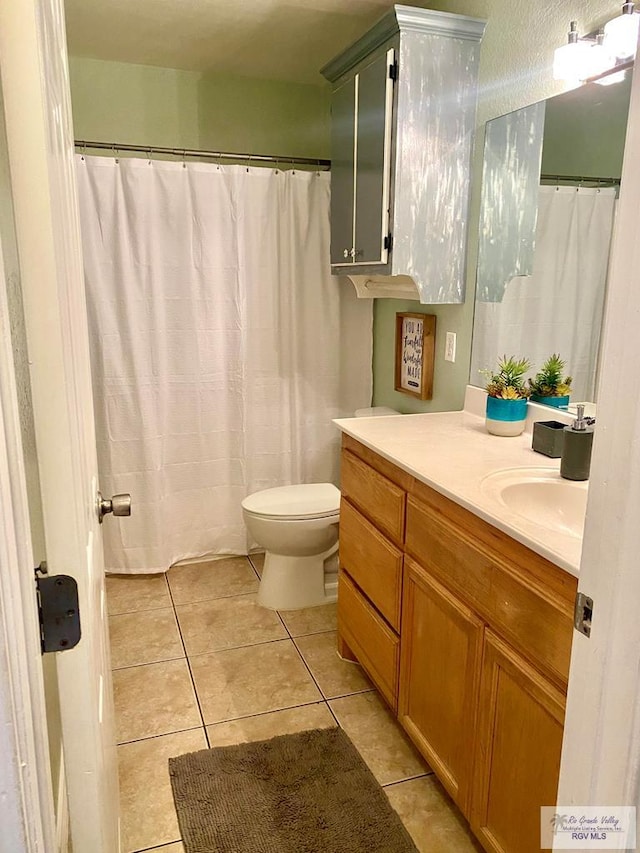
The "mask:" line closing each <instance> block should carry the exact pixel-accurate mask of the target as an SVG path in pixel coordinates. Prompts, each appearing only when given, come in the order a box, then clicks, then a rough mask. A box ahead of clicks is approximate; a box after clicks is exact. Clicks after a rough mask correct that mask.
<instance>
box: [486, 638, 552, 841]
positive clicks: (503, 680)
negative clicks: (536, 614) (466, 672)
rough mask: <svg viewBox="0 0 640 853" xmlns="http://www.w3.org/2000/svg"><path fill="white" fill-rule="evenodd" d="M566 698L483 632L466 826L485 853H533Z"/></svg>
mask: <svg viewBox="0 0 640 853" xmlns="http://www.w3.org/2000/svg"><path fill="white" fill-rule="evenodd" d="M564 711H565V693H564V692H562V691H561V690H559V689H558V688H557V687H555V686H554V685H553V684H552V683H551V682H550V681H549V680H548V679H546V678H544V676H542V675H541V674H540V673H539V672H538V671H537V670H536V669H534V668H533V667H532V666H531V665H530V664H529V663H528V662H527V661H525V660H524V658H522V657H520V655H518V654H517V653H516V652H514V650H513V649H512V648H510V646H509V645H507V643H505V642H504V641H503V640H501V639H500V638H499V637H497V636H495V634H493V633H492V632H491V631H490V630H487V631H486V632H485V640H484V650H483V663H482V680H481V686H480V693H479V697H478V724H477V730H476V733H475V740H476V748H475V766H474V780H473V799H472V806H471V815H470V822H471V828H472V829H473V831H474V833H475V835H476V836H477V837H478V838H479V839H480V841H481V842H482V845H483V847H484V848H485V850H488V851H490V853H539V851H540V806H553V805H555V803H556V797H557V793H558V776H559V773H560V755H561V751H562V733H563V725H564Z"/></svg>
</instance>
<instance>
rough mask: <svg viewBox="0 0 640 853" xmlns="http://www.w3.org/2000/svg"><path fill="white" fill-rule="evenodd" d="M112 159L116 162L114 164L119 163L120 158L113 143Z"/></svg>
mask: <svg viewBox="0 0 640 853" xmlns="http://www.w3.org/2000/svg"><path fill="white" fill-rule="evenodd" d="M113 159H114V160H115V161H116V163H119V162H120V158H119V157H118V149H117V148H116V144H115V142H114V143H113Z"/></svg>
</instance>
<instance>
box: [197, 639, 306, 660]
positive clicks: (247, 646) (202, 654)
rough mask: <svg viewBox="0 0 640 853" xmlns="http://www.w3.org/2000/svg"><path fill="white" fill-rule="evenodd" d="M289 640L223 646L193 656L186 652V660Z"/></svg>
mask: <svg viewBox="0 0 640 853" xmlns="http://www.w3.org/2000/svg"><path fill="white" fill-rule="evenodd" d="M290 639H291V637H278V638H277V639H274V640H261V641H260V642H259V643H248V644H247V645H244V646H225V647H224V648H223V649H210V650H209V651H208V652H196V653H195V654H189V652H187V658H203V657H206V656H207V655H217V654H221V653H222V652H235V651H237V650H238V649H252V648H254V646H271V645H273V644H274V643H286V642H288V641H289V640H290Z"/></svg>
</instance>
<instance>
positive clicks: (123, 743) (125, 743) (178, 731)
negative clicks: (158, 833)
mask: <svg viewBox="0 0 640 853" xmlns="http://www.w3.org/2000/svg"><path fill="white" fill-rule="evenodd" d="M201 728H203V727H202V726H189V728H187V729H176V730H175V731H173V732H161V733H160V734H157V735H145V736H144V737H137V738H132V739H131V740H123V741H118V742H117V743H116V746H129V744H131V743H141V742H142V741H144V740H157V739H158V738H160V737H170V736H171V735H182V734H184V733H185V732H197V731H200V729H201ZM169 843H171V844H173V842H167V844H169Z"/></svg>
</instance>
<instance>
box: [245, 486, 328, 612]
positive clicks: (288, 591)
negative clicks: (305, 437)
mask: <svg viewBox="0 0 640 853" xmlns="http://www.w3.org/2000/svg"><path fill="white" fill-rule="evenodd" d="M242 513H243V515H244V520H245V524H246V525H247V528H248V530H249V533H250V534H251V536H252V537H253V538H254V539H255V540H256V542H258V543H259V544H260V545H261V546H262V547H263V548H264V549H265V560H264V568H263V570H262V578H261V580H260V587H259V589H258V604H260V605H262V606H263V607H268V608H270V609H271V610H299V609H300V608H302V607H316V606H317V605H319V604H326V603H328V602H330V601H335V600H336V598H337V584H336V582H335V581H336V575H335V572H337V568H338V566H337V553H338V520H339V518H340V492H339V491H338V489H336V487H335V486H334V485H333V484H332V483H306V484H303V485H300V486H278V487H277V488H275V489H265V490H264V491H261V492H255V493H254V494H253V495H249V496H248V497H246V498H245V499H244V500H243V501H242ZM332 570H333V571H332Z"/></svg>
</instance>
